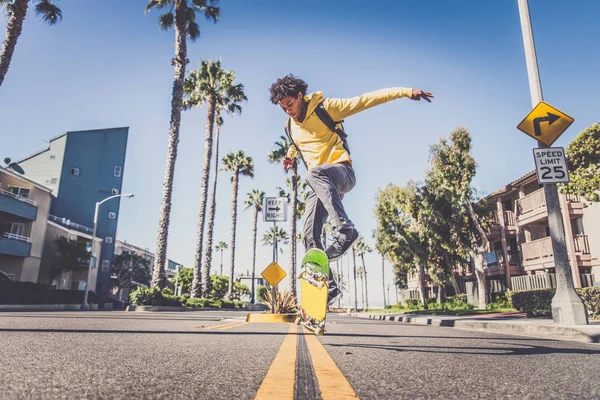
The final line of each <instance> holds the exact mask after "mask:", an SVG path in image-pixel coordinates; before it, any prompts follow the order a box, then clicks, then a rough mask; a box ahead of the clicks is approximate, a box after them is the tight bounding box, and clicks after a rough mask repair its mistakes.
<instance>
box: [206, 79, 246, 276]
mask: <svg viewBox="0 0 600 400" xmlns="http://www.w3.org/2000/svg"><path fill="white" fill-rule="evenodd" d="M221 100H222V102H221V103H220V104H217V109H216V118H215V120H216V123H217V133H216V136H215V172H214V177H213V186H212V191H211V194H210V196H211V199H210V208H209V210H208V229H207V231H206V253H205V256H204V267H205V268H206V269H207V270H208V271H210V268H211V265H212V251H211V248H212V243H213V233H214V227H215V215H216V212H217V178H218V176H219V136H220V133H221V127H222V126H223V118H222V117H221V110H225V111H226V112H228V113H230V114H232V115H235V114H241V113H242V107H241V106H240V105H239V103H241V102H242V101H246V100H248V98H247V97H246V95H245V94H244V85H242V84H237V85H233V86H231V87H229V88H228V89H227V91H226V93H225V94H224V95H221ZM221 275H223V254H222V252H221Z"/></svg>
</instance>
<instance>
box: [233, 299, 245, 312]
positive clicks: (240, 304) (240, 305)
mask: <svg viewBox="0 0 600 400" xmlns="http://www.w3.org/2000/svg"><path fill="white" fill-rule="evenodd" d="M233 304H234V305H235V308H238V309H240V310H242V309H244V307H246V302H244V301H240V300H234V301H233Z"/></svg>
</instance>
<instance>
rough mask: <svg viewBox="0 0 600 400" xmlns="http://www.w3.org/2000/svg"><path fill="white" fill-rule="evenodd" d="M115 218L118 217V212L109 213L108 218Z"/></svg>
mask: <svg viewBox="0 0 600 400" xmlns="http://www.w3.org/2000/svg"><path fill="white" fill-rule="evenodd" d="M115 218H117V213H115V212H112V211H111V212H109V213H108V219H115Z"/></svg>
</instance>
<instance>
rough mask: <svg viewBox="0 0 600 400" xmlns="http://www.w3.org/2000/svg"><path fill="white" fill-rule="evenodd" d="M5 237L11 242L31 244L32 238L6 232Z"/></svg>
mask: <svg viewBox="0 0 600 400" xmlns="http://www.w3.org/2000/svg"><path fill="white" fill-rule="evenodd" d="M4 237H5V238H7V239H10V240H18V241H19V242H25V243H31V238H30V237H27V236H22V235H17V234H16V233H10V232H5V233H4Z"/></svg>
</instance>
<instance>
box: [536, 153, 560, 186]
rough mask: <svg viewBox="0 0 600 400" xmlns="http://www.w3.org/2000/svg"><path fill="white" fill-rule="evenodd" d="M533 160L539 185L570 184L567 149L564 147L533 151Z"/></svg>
mask: <svg viewBox="0 0 600 400" xmlns="http://www.w3.org/2000/svg"><path fill="white" fill-rule="evenodd" d="M533 158H534V159H535V169H536V170H537V179H538V182H539V183H567V182H569V171H568V170H567V160H566V158H565V149H563V148H562V147H549V148H546V149H533Z"/></svg>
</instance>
